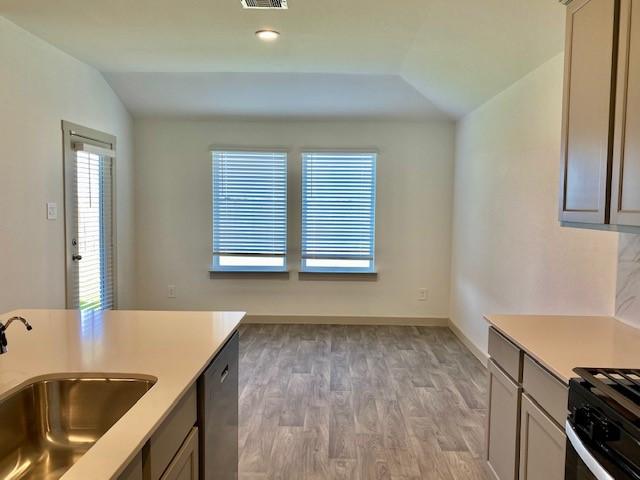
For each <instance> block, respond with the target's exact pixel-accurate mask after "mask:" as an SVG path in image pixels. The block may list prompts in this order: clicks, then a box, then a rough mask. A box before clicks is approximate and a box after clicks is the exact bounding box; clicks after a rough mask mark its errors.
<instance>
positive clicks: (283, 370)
mask: <svg viewBox="0 0 640 480" xmlns="http://www.w3.org/2000/svg"><path fill="white" fill-rule="evenodd" d="M487 381H488V380H487V372H486V370H485V368H484V367H483V366H482V365H481V364H480V363H479V362H478V361H477V360H476V359H475V358H474V357H473V356H472V355H471V353H470V352H469V351H468V350H466V349H465V347H464V346H463V345H462V344H461V343H460V342H459V341H458V340H457V338H456V337H455V336H454V335H453V334H452V333H451V331H450V330H449V329H447V328H437V327H393V326H372V327H368V326H329V325H322V326H319V325H309V326H307V325H246V326H242V327H241V337H240V475H239V477H240V479H241V480H267V479H269V480H272V479H278V480H320V479H322V480H325V479H326V480H334V479H335V480H339V479H340V480H341V479H358V480H368V479H371V480H374V479H376V480H377V479H388V480H401V479H402V480H415V479H434V480H438V479H447V480H451V479H456V480H460V479H474V480H475V479H488V478H490V477H489V476H488V472H487V470H486V467H485V466H484V462H483V460H482V455H483V453H482V452H483V445H484V435H485V434H484V431H485V415H486V405H485V403H486V400H485V397H486V388H487Z"/></svg>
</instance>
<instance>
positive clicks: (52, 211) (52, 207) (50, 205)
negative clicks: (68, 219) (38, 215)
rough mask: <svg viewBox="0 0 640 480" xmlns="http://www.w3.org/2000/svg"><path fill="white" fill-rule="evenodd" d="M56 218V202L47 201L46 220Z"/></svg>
mask: <svg viewBox="0 0 640 480" xmlns="http://www.w3.org/2000/svg"><path fill="white" fill-rule="evenodd" d="M57 219H58V204H57V203H55V202H47V220H57Z"/></svg>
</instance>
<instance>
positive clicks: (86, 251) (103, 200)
mask: <svg viewBox="0 0 640 480" xmlns="http://www.w3.org/2000/svg"><path fill="white" fill-rule="evenodd" d="M75 197H76V225H77V235H76V239H75V240H76V257H75V258H76V260H75V263H76V264H77V271H76V272H77V273H76V275H77V278H76V285H77V301H76V302H74V303H76V305H75V306H76V308H80V309H82V310H87V309H101V310H103V309H108V308H112V307H113V294H112V291H113V288H112V239H111V159H110V158H108V157H103V156H100V155H97V154H95V153H89V152H84V151H79V152H76V167H75Z"/></svg>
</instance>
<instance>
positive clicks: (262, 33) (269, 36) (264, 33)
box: [256, 30, 280, 42]
mask: <svg viewBox="0 0 640 480" xmlns="http://www.w3.org/2000/svg"><path fill="white" fill-rule="evenodd" d="M279 36H280V32H276V31H275V30H258V31H257V32H256V37H258V38H259V39H260V40H262V41H264V42H273V41H274V40H277V39H278V37H279Z"/></svg>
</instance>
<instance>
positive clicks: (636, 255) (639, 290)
mask: <svg viewBox="0 0 640 480" xmlns="http://www.w3.org/2000/svg"><path fill="white" fill-rule="evenodd" d="M616 317H617V318H619V319H620V320H622V321H624V322H626V323H628V324H631V325H634V326H637V327H640V235H634V234H631V233H621V234H620V240H619V246H618V279H617V284H616Z"/></svg>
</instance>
